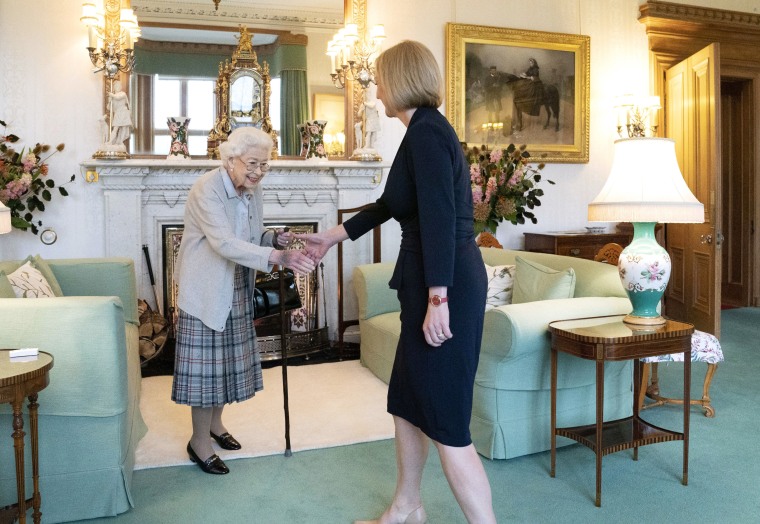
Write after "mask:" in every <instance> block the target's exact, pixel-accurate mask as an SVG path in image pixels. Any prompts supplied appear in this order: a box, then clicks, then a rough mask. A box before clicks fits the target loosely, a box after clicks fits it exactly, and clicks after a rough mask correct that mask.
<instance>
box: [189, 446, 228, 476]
mask: <svg viewBox="0 0 760 524" xmlns="http://www.w3.org/2000/svg"><path fill="white" fill-rule="evenodd" d="M187 454H188V455H189V456H190V460H192V461H193V462H195V463H196V464H198V466H200V468H201V469H202V470H203V472H204V473H211V474H212V475H226V474H227V473H229V472H230V468H228V467H227V464H225V463H224V461H223V460H222V459H220V458H219V455H217V454H216V453H214V454H213V455H211V456H210V457H209V458H207V459H206V460H201V459H200V458H199V457H198V455H196V454H195V451H193V447H192V446H191V445H190V443H189V442H188V443H187Z"/></svg>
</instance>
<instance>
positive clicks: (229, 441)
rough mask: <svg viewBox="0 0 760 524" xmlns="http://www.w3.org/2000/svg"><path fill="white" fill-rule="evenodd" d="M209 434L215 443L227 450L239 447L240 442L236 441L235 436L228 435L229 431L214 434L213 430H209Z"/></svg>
mask: <svg viewBox="0 0 760 524" xmlns="http://www.w3.org/2000/svg"><path fill="white" fill-rule="evenodd" d="M209 435H211V438H212V439H214V440H216V443H217V444H219V445H220V446H221V448H222V449H229V450H236V449H240V447H241V446H240V442H238V441H237V440H236V439H235V437H233V436H232V435H230V434H229V433H222V434H221V435H214V433H213V432H211V431H209Z"/></svg>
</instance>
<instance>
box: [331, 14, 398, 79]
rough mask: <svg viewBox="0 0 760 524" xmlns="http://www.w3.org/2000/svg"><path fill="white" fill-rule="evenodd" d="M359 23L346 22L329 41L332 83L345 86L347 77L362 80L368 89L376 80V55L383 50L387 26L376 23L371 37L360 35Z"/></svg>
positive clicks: (371, 31)
mask: <svg viewBox="0 0 760 524" xmlns="http://www.w3.org/2000/svg"><path fill="white" fill-rule="evenodd" d="M357 27H358V26H357V25H356V24H346V26H345V27H343V28H342V29H341V30H340V31H338V32H337V33H336V34H335V36H333V39H332V40H330V41H329V42H328V43H327V55H328V56H329V57H330V64H331V70H332V71H334V73H330V77H331V78H332V81H333V84H334V85H335V87H337V88H338V89H343V88H344V87H345V85H346V81H347V80H354V81H356V82H359V84H360V85H361V86H362V89H367V88H368V87H369V84H370V83H374V82H375V65H374V58H376V57H377V55H378V54H379V53H380V50H381V49H382V46H383V40H385V28H384V27H383V26H382V25H376V26H374V27H373V28H372V29H371V30H370V38H369V40H366V39H365V38H359V32H358V28H357Z"/></svg>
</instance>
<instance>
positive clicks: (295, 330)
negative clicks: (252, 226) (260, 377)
mask: <svg viewBox="0 0 760 524" xmlns="http://www.w3.org/2000/svg"><path fill="white" fill-rule="evenodd" d="M264 226H265V227H267V228H269V229H279V228H284V227H287V228H289V229H290V231H291V232H293V233H314V232H316V231H317V229H316V227H317V224H315V223H307V224H303V223H273V222H264ZM183 231H184V226H183V225H182V224H171V225H165V226H163V228H162V238H163V272H162V273H163V282H164V286H163V296H164V311H165V312H166V316H167V318H169V322H170V324H171V326H172V327H171V329H170V332H176V329H175V328H176V324H177V318H178V308H177V293H178V291H179V290H178V286H177V284H176V282H174V278H173V277H174V267H175V265H176V261H177V255H178V254H179V247H180V245H181V243H182V233H183ZM300 247H302V242H301V241H298V240H297V241H295V242H294V243H293V245H292V246H291V249H296V248H300ZM296 286H297V287H298V293H299V295H300V297H301V304H302V307H300V308H298V309H294V310H292V311H288V312H287V313H286V314H285V318H286V322H287V325H286V326H285V343H286V349H287V354H288V356H291V357H296V356H303V355H308V354H310V353H315V352H317V351H322V350H325V349H327V348H328V347H329V345H330V341H329V337H328V329H327V323H326V322H324V320H322V319H321V317H323V316H324V314H321V315H320V311H321V309H322V308H320V304H319V300H318V298H319V293H318V290H319V288H320V287H322V286H324V263H323V264H322V265H321V267H318V268H317V269H315V270H314V271H313V272H312V273H310V274H308V275H302V274H298V273H296ZM323 296H324V295H323ZM254 325H255V326H256V336H257V338H258V346H259V353H260V355H261V360H264V361H266V360H279V359H280V358H282V327H281V326H282V322H281V319H280V316H279V315H273V316H270V317H266V318H262V319H256V320H254Z"/></svg>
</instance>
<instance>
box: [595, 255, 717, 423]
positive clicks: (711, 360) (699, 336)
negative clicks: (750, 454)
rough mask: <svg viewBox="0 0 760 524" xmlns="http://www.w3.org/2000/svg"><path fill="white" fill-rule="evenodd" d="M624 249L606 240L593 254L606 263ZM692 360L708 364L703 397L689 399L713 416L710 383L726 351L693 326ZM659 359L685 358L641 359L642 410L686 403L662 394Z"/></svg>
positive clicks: (678, 357)
mask: <svg viewBox="0 0 760 524" xmlns="http://www.w3.org/2000/svg"><path fill="white" fill-rule="evenodd" d="M622 251H623V248H622V246H620V245H619V244H614V243H612V244H605V245H604V246H602V248H601V249H600V250H599V252H598V253H597V254H596V256H594V260H595V261H597V262H602V263H605V264H615V265H617V263H618V259H619V258H620V253H621V252H622ZM691 361H692V362H705V363H706V364H707V373H706V374H705V381H704V384H703V385H702V398H701V399H690V400H689V403H690V404H698V405H700V406H702V409H703V410H704V412H705V416H706V417H714V416H715V409H714V408H713V407H712V404H711V400H710V383H711V382H712V378H713V375H715V371H716V370H717V369H718V363H719V362H723V351H722V350H721V347H720V342H719V341H718V339H717V337H715V336H714V335H711V334H709V333H705V332H704V331H699V330H694V334H693V335H692V336H691ZM660 362H683V353H673V354H672V355H660V356H657V357H648V358H644V359H641V388H640V390H639V391H640V392H639V398H638V403H639V410H643V409H647V408H652V407H655V406H662V405H663V404H683V403H684V400H683V399H681V398H669V397H663V396H661V395H660V383H659V377H658V375H657V371H658V369H657V367H658V364H659V363H660ZM650 375H651V381H650ZM645 398H650V399H652V400H653V401H654V402H650V403H648V404H647V403H646V402H645Z"/></svg>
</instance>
